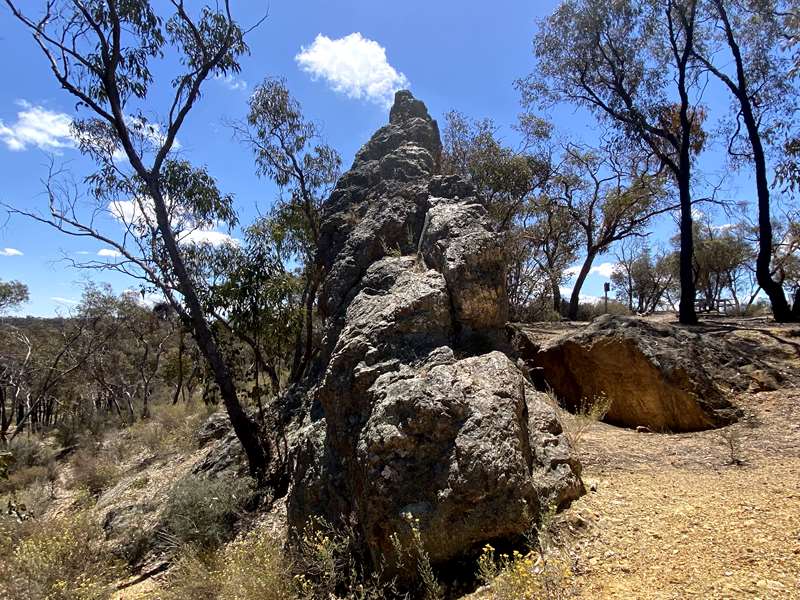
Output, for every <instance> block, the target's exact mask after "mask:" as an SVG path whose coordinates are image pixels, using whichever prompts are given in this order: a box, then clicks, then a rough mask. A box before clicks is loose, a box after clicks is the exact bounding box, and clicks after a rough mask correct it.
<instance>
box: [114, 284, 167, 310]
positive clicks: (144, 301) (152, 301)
mask: <svg viewBox="0 0 800 600" xmlns="http://www.w3.org/2000/svg"><path fill="white" fill-rule="evenodd" d="M122 293H123V295H125V296H127V297H128V298H130V299H131V300H133V301H134V302H136V304H138V305H139V306H143V307H145V308H153V307H154V306H155V305H156V304H160V303H162V302H166V298H164V295H163V294H158V293H155V294H154V293H151V292H145V294H144V295H142V292H141V291H140V290H134V289H131V288H128V289H126V290H123V292H122Z"/></svg>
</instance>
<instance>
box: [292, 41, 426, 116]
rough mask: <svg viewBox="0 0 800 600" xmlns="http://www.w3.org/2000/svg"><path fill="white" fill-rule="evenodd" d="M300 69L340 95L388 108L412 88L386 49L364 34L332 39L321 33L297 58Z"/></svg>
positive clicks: (302, 49) (301, 50)
mask: <svg viewBox="0 0 800 600" xmlns="http://www.w3.org/2000/svg"><path fill="white" fill-rule="evenodd" d="M295 60H296V61H297V64H298V65H299V66H300V68H301V69H302V70H303V71H305V72H306V73H309V74H310V75H311V77H312V78H314V79H320V78H322V79H324V80H325V81H327V82H328V85H330V86H331V88H332V89H333V90H334V91H335V92H338V93H341V94H345V95H347V96H348V97H349V98H356V99H360V100H361V99H363V100H367V101H369V102H374V103H376V104H380V105H382V106H385V107H387V108H388V107H389V106H390V105H391V103H392V97H393V95H394V93H395V92H396V91H397V90H399V89H402V88H406V87H409V85H410V84H409V81H408V78H407V77H406V76H405V75H403V73H400V72H399V71H397V69H395V68H394V67H393V66H392V65H390V64H389V61H388V60H387V59H386V49H385V48H384V47H383V46H381V45H380V44H379V43H378V42H376V41H375V40H370V39H368V38H365V37H364V36H362V35H361V34H360V33H358V32H356V33H351V34H350V35H347V36H345V37H343V38H339V39H336V40H332V39H330V38H329V37H327V36H324V35H322V34H318V35H317V37H316V39H315V40H314V43H312V44H311V45H310V46H308V47H307V48H306V47H305V46H303V47H302V48H301V49H300V53H299V54H298V55H297V56H295Z"/></svg>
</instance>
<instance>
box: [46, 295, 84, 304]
mask: <svg viewBox="0 0 800 600" xmlns="http://www.w3.org/2000/svg"><path fill="white" fill-rule="evenodd" d="M50 300H52V301H53V302H55V303H57V304H68V305H70V306H75V305H76V304H80V302H78V301H77V300H72V299H71V298H61V297H60V296H53V297H52V298H50Z"/></svg>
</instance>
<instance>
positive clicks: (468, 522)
mask: <svg viewBox="0 0 800 600" xmlns="http://www.w3.org/2000/svg"><path fill="white" fill-rule="evenodd" d="M440 153H441V143H440V141H439V132H438V128H437V126H436V122H435V121H433V120H432V119H431V118H430V116H429V115H428V113H427V110H426V108H425V106H424V104H422V103H421V102H419V101H418V100H416V99H414V98H413V97H412V96H411V94H410V93H409V92H399V93H398V94H397V97H396V100H395V105H394V107H393V108H392V111H391V115H390V122H389V124H388V125H387V126H386V127H383V128H381V129H380V130H379V131H378V132H377V133H376V134H375V135H374V136H373V137H372V139H371V140H370V141H369V142H368V143H367V144H366V145H365V146H364V148H362V150H361V151H360V152H359V153H358V154H357V156H356V159H355V162H354V164H353V167H352V169H351V170H350V171H349V172H348V173H346V174H345V175H344V176H343V177H342V178H341V180H340V182H339V184H338V185H337V188H336V190H334V192H333V193H332V195H331V197H330V199H329V201H328V202H327V203H326V205H325V207H324V211H323V218H322V223H321V241H320V255H319V261H320V264H321V265H322V266H323V268H324V270H325V273H326V280H325V284H324V285H323V287H322V289H321V301H320V312H321V315H322V317H323V318H324V320H325V331H324V336H323V343H322V349H321V353H320V359H319V361H318V364H317V366H316V368H315V371H314V373H315V374H314V377H315V379H314V380H313V381H312V382H311V384H310V391H309V394H308V397H309V403H310V406H309V407H308V408H307V410H306V416H305V417H304V420H303V423H302V426H301V427H300V428H298V429H295V430H294V431H292V432H291V433H290V434H289V437H290V438H291V439H290V440H289V445H290V446H292V447H293V448H295V452H294V456H293V458H292V486H291V488H290V490H289V497H288V503H287V507H288V518H289V522H290V525H291V526H292V527H294V528H295V529H302V528H303V527H304V526H305V525H306V524H307V523H308V522H309V520H311V519H312V518H314V517H323V518H325V519H326V520H328V521H329V522H334V523H335V522H342V520H345V519H346V520H348V521H349V522H351V523H355V524H356V529H357V532H358V535H359V537H360V539H361V540H362V542H363V544H364V547H365V550H367V551H368V552H369V553H370V554H371V555H372V557H373V559H374V560H375V561H376V562H377V561H379V560H381V559H382V558H386V559H388V560H391V556H390V555H391V542H390V537H391V536H392V535H393V534H398V535H399V536H400V537H401V538H403V537H404V536H407V535H408V524H407V522H406V517H405V515H406V514H411V515H413V516H414V517H415V518H416V519H419V530H420V534H421V536H422V539H423V542H424V543H425V546H426V548H427V550H428V552H429V554H430V556H431V558H432V560H433V561H434V562H436V563H443V562H446V561H449V560H451V559H454V558H457V557H459V556H460V555H463V554H465V553H468V552H470V551H471V550H473V549H475V548H477V547H479V546H480V545H481V544H482V543H483V542H486V541H488V540H494V539H498V538H510V537H514V536H518V535H520V534H522V533H523V532H525V531H526V530H527V528H528V527H529V526H530V524H531V520H532V519H535V518H536V517H537V515H538V514H539V511H540V510H541V508H542V505H543V504H545V505H548V506H549V505H550V504H551V503H555V504H564V503H567V502H569V501H570V500H572V499H574V498H576V497H577V496H578V495H580V494H581V493H582V490H583V486H582V483H581V481H580V477H579V474H580V465H579V464H578V462H577V460H576V459H575V458H574V455H573V454H572V451H571V449H570V448H569V445H568V442H567V441H566V438H565V436H564V435H563V433H562V429H561V425H560V423H559V421H558V419H557V417H556V413H555V411H554V409H553V408H552V407H551V406H550V405H549V404H548V403H547V399H546V397H545V396H543V395H542V394H541V393H539V392H536V391H535V390H534V389H533V387H532V386H531V385H530V383H529V382H528V381H527V380H526V379H525V376H524V374H523V373H522V372H521V371H520V370H519V369H518V368H517V366H516V365H515V364H514V363H513V362H511V361H510V360H509V359H508V358H507V357H506V356H505V355H504V354H503V353H501V352H498V351H496V349H497V345H498V343H499V340H500V337H501V336H500V335H499V332H501V331H502V327H503V326H504V324H505V321H506V317H507V314H508V307H507V297H506V290H505V281H506V277H505V257H504V254H503V246H502V241H501V239H500V238H499V236H498V235H497V234H496V233H495V232H494V230H493V228H492V224H491V222H490V219H489V217H488V213H487V211H486V208H485V207H484V206H483V205H482V204H481V201H480V199H479V198H477V197H476V195H475V191H474V189H473V188H472V186H471V185H470V184H469V183H468V182H466V181H464V180H462V179H460V178H458V177H443V176H439V175H436V173H437V170H438V164H439V160H440Z"/></svg>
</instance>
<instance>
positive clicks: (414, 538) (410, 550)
mask: <svg viewBox="0 0 800 600" xmlns="http://www.w3.org/2000/svg"><path fill="white" fill-rule="evenodd" d="M403 518H404V519H405V521H406V523H407V524H408V528H409V534H410V535H409V537H408V539H409V543H408V545H407V547H403V544H402V543H401V541H400V538H399V536H398V535H397V534H396V533H395V534H394V535H392V537H391V540H392V545H393V546H394V552H395V554H396V555H397V557H398V559H399V562H400V563H401V564H402V563H403V562H404V561H405V560H406V557H408V558H410V559H411V560H413V561H414V565H413V566H414V569H415V570H416V572H417V575H418V576H419V580H420V582H421V584H422V592H423V596H424V598H425V600H442V599H443V598H444V588H442V586H441V584H440V583H439V580H438V579H437V578H436V573H435V572H434V570H433V565H432V564H431V560H430V556H429V555H428V551H427V550H426V549H425V545H424V544H423V543H422V534H421V532H420V529H419V519H418V518H416V517H414V515H412V514H411V513H406V514H404V515H403Z"/></svg>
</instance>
